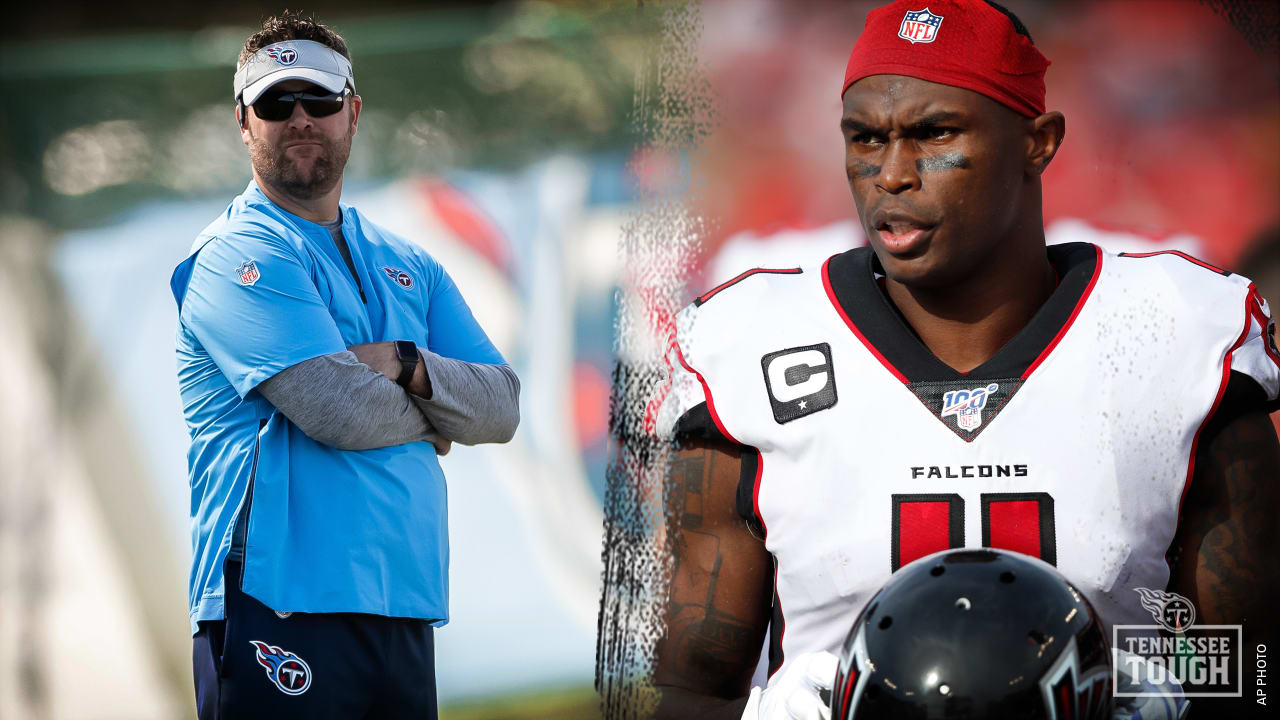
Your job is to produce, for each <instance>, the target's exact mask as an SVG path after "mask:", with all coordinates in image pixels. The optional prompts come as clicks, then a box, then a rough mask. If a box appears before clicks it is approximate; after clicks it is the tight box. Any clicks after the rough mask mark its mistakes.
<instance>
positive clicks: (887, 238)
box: [876, 222, 933, 254]
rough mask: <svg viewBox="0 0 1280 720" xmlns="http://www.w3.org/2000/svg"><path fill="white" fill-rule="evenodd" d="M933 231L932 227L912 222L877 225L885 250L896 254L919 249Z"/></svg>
mask: <svg viewBox="0 0 1280 720" xmlns="http://www.w3.org/2000/svg"><path fill="white" fill-rule="evenodd" d="M932 229H933V226H931V225H919V224H916V223H912V222H882V223H880V224H878V225H876V232H877V233H878V234H879V235H880V241H881V242H882V243H883V244H884V248H885V249H886V250H888V251H889V252H891V253H894V254H900V253H906V252H910V251H912V250H915V249H917V247H918V246H919V245H920V244H921V241H922V239H923V238H924V236H925V234H926V233H928V232H929V231H930V230H932Z"/></svg>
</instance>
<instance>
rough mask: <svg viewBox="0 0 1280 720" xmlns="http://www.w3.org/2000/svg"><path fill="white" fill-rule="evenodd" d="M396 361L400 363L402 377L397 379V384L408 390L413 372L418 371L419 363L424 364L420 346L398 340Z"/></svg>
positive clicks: (410, 341)
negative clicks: (419, 351) (419, 352)
mask: <svg viewBox="0 0 1280 720" xmlns="http://www.w3.org/2000/svg"><path fill="white" fill-rule="evenodd" d="M396 359H397V360H399V361H400V377H398V378H396V384H397V385H399V386H400V387H402V388H408V387H409V381H411V380H413V372H414V371H415V370H417V369H418V363H420V362H422V356H421V355H419V354H418V346H417V345H415V344H414V342H413V341H412V340H397V341H396Z"/></svg>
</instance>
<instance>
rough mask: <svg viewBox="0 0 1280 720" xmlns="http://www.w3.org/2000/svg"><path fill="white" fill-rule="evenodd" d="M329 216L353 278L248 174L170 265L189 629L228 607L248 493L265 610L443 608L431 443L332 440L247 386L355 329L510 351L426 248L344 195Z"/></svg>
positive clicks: (441, 505) (489, 355)
mask: <svg viewBox="0 0 1280 720" xmlns="http://www.w3.org/2000/svg"><path fill="white" fill-rule="evenodd" d="M340 212H341V214H342V233H343V236H344V237H345V238H346V240H347V245H348V247H349V249H350V252H351V259H352V261H353V263H354V265H355V270H356V274H357V276H358V278H359V287H357V285H356V281H355V280H354V279H353V278H352V276H351V272H350V271H349V270H348V268H347V266H346V263H345V261H344V260H343V258H342V255H341V253H340V252H339V251H338V248H337V247H336V246H335V244H334V242H333V239H332V237H331V235H330V233H329V230H328V229H327V228H326V227H325V226H324V225H320V224H317V223H313V222H309V221H307V220H304V219H302V218H300V217H298V216H296V215H293V214H291V213H288V212H286V211H284V210H282V209H281V208H279V207H278V206H276V205H275V204H274V203H272V202H271V201H270V200H269V199H267V197H266V195H264V194H263V193H262V191H261V190H260V189H259V188H258V187H257V185H256V184H254V183H252V182H251V183H249V187H248V188H246V189H245V192H244V193H243V194H242V195H240V196H239V197H237V198H236V199H235V200H234V201H233V202H232V203H231V205H230V206H229V207H228V208H227V210H226V212H225V213H224V214H223V215H222V216H221V217H219V218H218V219H217V220H215V221H214V222H213V223H211V224H210V225H209V226H208V227H206V228H205V229H204V230H203V231H202V232H201V233H200V235H199V236H198V237H197V238H196V241H195V244H194V245H193V246H192V250H191V254H190V256H188V258H187V259H186V260H185V261H183V262H182V263H181V264H180V265H178V267H177V269H176V270H175V271H174V273H173V278H172V280H171V282H170V285H171V287H172V289H173V295H174V299H175V300H176V301H177V303H178V319H179V323H178V337H177V356H178V383H179V386H180V389H181V395H182V404H183V410H184V413H185V415H186V421H187V428H188V430H189V432H190V434H191V449H190V451H189V452H188V454H187V462H188V468H189V471H190V482H191V524H192V546H193V550H194V556H193V558H192V565H191V578H190V587H189V590H190V611H191V624H192V632H193V633H194V632H195V630H196V623H197V622H199V621H201V620H216V619H221V618H223V617H224V611H223V595H224V589H223V565H224V562H225V560H226V557H227V553H228V550H229V549H230V548H231V543H232V534H233V531H234V529H235V524H236V522H235V521H236V516H237V513H238V512H239V510H240V509H241V505H242V503H245V502H248V503H249V506H248V507H249V512H248V525H247V529H246V530H244V531H242V532H243V533H244V548H243V549H244V569H243V572H244V576H243V580H242V587H243V590H244V592H245V593H247V594H248V595H251V596H253V597H255V598H257V599H258V600H260V601H261V602H262V603H264V604H265V605H267V606H268V607H270V608H273V609H275V610H277V611H280V612H360V613H372V614H376V615H386V616H393V617H411V618H424V619H429V620H431V621H432V622H433V623H435V624H437V625H443V624H444V623H445V622H447V620H448V617H449V611H448V597H449V578H448V569H449V534H448V517H447V504H446V500H447V499H446V489H445V480H444V473H443V472H442V471H441V469H440V464H439V462H438V461H437V459H436V451H435V447H434V446H433V445H432V444H431V443H429V442H413V443H407V444H404V445H397V446H394V447H387V448H379V449H374V450H338V449H336V448H333V447H330V446H327V445H323V444H321V443H318V442H316V441H314V440H312V439H311V438H309V437H307V436H306V435H305V434H304V433H303V432H302V431H301V430H299V429H298V428H297V427H296V426H295V425H294V424H293V423H291V422H289V420H288V419H287V418H285V417H284V415H283V414H281V413H280V412H279V411H278V410H276V409H275V407H274V406H272V405H271V404H270V403H269V402H267V401H266V400H265V399H264V398H263V397H262V396H261V395H260V394H259V393H257V392H256V391H255V390H254V388H255V387H257V385H258V383H260V382H262V381H263V380H265V379H267V378H269V377H271V376H272V375H274V374H275V373H277V372H279V371H280V370H283V369H285V368H287V367H290V366H292V365H295V364H297V363H299V362H302V361H303V360H308V359H310V358H314V357H317V356H320V355H327V354H330V353H335V352H341V351H342V350H345V349H346V348H347V347H348V346H351V345H356V344H360V343H367V342H380V341H387V340H413V341H414V342H416V343H417V344H418V345H419V346H421V347H426V348H427V349H429V350H431V351H433V352H436V353H438V354H440V355H443V356H446V357H451V358H455V359H458V360H463V361H466V362H474V363H486V364H500V363H504V362H505V361H504V360H503V359H502V356H501V355H500V354H499V353H498V351H497V350H496V349H495V348H494V347H493V344H492V343H490V342H489V339H488V337H486V336H485V334H484V331H483V330H481V329H480V326H479V325H478V324H477V323H476V321H475V318H474V317H472V315H471V311H470V309H469V308H468V307H467V304H466V302H465V301H464V300H463V299H462V295H461V294H460V293H459V292H458V289H457V287H456V286H455V285H454V284H453V281H452V280H451V279H450V278H449V275H448V274H447V273H446V272H445V271H444V269H443V268H442V267H441V266H440V264H439V263H438V262H436V261H435V259H433V258H432V257H431V256H430V255H428V254H427V253H426V251H424V250H423V249H422V248H420V247H418V246H416V245H413V244H411V243H409V242H407V241H405V240H404V239H402V238H400V237H397V236H395V235H392V234H391V233H388V232H386V231H385V230H382V229H381V228H379V227H377V226H376V225H374V224H373V223H371V222H369V221H368V220H367V219H365V218H364V217H363V216H361V215H360V213H358V212H357V211H356V210H355V209H354V208H352V207H349V206H346V205H342V206H340ZM361 289H363V291H364V296H365V299H364V300H362V299H361V296H360V290H361Z"/></svg>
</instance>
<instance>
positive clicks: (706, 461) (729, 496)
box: [654, 447, 772, 716]
mask: <svg viewBox="0 0 1280 720" xmlns="http://www.w3.org/2000/svg"><path fill="white" fill-rule="evenodd" d="M740 467H741V463H740V458H739V456H738V454H737V453H736V452H733V453H730V452H728V451H726V450H725V449H720V448H707V447H701V448H694V449H691V450H684V451H681V452H680V453H679V455H678V456H677V458H676V459H675V460H674V461H673V463H672V468H671V470H672V478H671V481H672V494H671V497H672V499H673V501H674V502H675V503H677V505H678V506H677V507H675V508H673V510H674V512H673V517H674V518H675V519H676V527H675V528H674V532H675V533H676V537H675V542H674V543H673V545H674V552H675V562H674V568H673V572H672V580H671V588H670V591H669V595H668V600H667V608H666V618H667V632H666V636H665V638H664V641H663V644H662V647H661V649H660V650H659V654H658V665H657V668H656V670H655V673H654V680H655V684H657V685H658V686H659V687H662V688H664V693H663V695H664V697H663V706H662V707H660V708H659V715H660V716H664V715H666V714H667V713H668V712H669V713H670V714H671V716H684V715H682V714H681V713H682V712H687V711H688V710H689V708H690V707H691V706H689V705H683V704H680V702H679V701H683V700H686V699H692V698H697V699H700V700H710V699H713V698H720V699H722V700H720V702H721V703H723V699H728V698H741V697H742V696H745V695H746V694H747V690H748V689H749V688H748V685H749V683H750V679H751V674H752V671H753V670H754V669H755V665H756V660H757V659H758V657H759V653H760V647H761V645H762V643H763V642H764V633H765V630H766V628H767V625H768V617H769V610H770V600H771V597H770V594H771V586H770V580H771V575H770V573H771V572H772V562H771V560H770V558H769V556H768V552H767V551H766V550H765V549H764V546H763V545H762V544H761V543H760V541H759V540H757V539H755V538H754V537H752V536H751V534H750V533H749V532H748V530H747V528H746V523H745V522H744V521H743V520H742V518H740V517H739V516H738V514H737V510H736V507H735V504H734V497H735V493H736V492H737V481H738V476H739V472H740ZM699 707H705V705H699ZM664 711H665V712H664Z"/></svg>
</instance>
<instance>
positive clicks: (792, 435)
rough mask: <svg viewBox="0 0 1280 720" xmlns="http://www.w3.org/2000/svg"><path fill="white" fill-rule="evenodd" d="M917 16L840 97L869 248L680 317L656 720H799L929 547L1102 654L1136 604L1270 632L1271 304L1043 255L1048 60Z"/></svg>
mask: <svg viewBox="0 0 1280 720" xmlns="http://www.w3.org/2000/svg"><path fill="white" fill-rule="evenodd" d="M923 4H924V3H918V2H913V1H901V2H895V3H893V4H891V5H888V6H886V7H883V8H880V9H878V10H875V11H873V12H871V13H870V14H869V15H868V17H867V23H866V28H865V30H864V32H863V33H862V35H861V37H860V38H859V39H858V42H857V44H856V46H855V47H854V49H853V52H852V54H851V56H850V58H849V63H848V67H847V70H846V74H845V82H844V86H843V88H842V98H843V117H842V118H841V120H840V128H841V132H842V133H843V136H844V147H845V162H846V169H847V175H848V182H849V187H850V190H851V191H852V193H853V197H854V201H855V204H856V205H857V209H858V214H859V216H860V219H861V223H862V227H863V230H864V232H865V233H866V236H867V237H868V239H869V241H870V246H869V247H866V248H857V249H854V250H850V251H848V252H845V253H843V254H839V255H835V256H833V257H832V258H830V259H829V260H827V261H826V262H825V263H823V264H821V265H820V266H816V267H804V268H789V269H769V270H756V271H751V272H748V273H744V274H743V275H741V276H739V277H737V278H735V279H734V280H731V281H729V282H727V283H724V284H723V285H721V286H719V287H717V288H715V289H713V290H711V291H709V292H707V293H706V294H704V295H702V296H701V297H699V298H698V299H697V300H696V301H695V302H694V303H693V304H692V305H691V306H690V307H688V308H686V309H685V311H683V312H682V313H681V315H680V317H679V327H678V335H677V342H676V343H675V344H674V345H673V348H672V363H673V365H674V367H675V368H676V370H675V372H674V373H673V386H672V388H671V389H670V392H669V394H668V397H667V401H666V403H665V404H664V408H663V411H662V413H663V415H662V417H663V423H665V425H666V426H667V427H671V428H672V430H671V432H672V434H673V437H675V438H676V440H677V442H678V451H677V454H676V456H675V460H674V462H673V467H672V473H673V482H674V484H673V486H672V488H673V494H672V498H673V500H674V502H675V503H677V507H675V508H674V510H675V512H674V513H673V515H672V516H673V517H675V518H677V519H678V520H677V522H678V527H677V528H676V533H677V534H676V537H675V542H674V547H675V559H674V574H673V579H672V582H671V586H670V591H669V597H668V601H667V609H666V622H667V628H666V635H665V637H664V640H663V643H662V645H661V647H660V649H659V652H658V660H657V665H656V670H655V675H654V680H655V684H656V685H657V686H658V688H659V690H660V691H661V702H660V705H659V711H658V714H659V715H660V716H664V717H693V716H698V717H702V718H708V719H709V718H718V717H724V718H735V719H736V718H739V717H741V718H745V719H747V720H755V719H756V718H766V717H767V718H773V717H820V716H823V714H824V713H825V712H826V711H825V704H824V703H823V702H822V700H821V699H820V697H819V693H820V691H821V690H823V689H824V688H825V689H829V687H830V683H831V678H832V675H833V673H834V658H833V657H832V656H831V655H830V653H832V652H835V651H836V650H837V649H838V648H839V646H840V643H841V640H842V639H843V638H844V635H845V632H846V631H847V629H848V628H849V625H850V623H851V622H852V620H853V618H854V617H855V616H856V615H857V613H858V612H859V611H860V610H861V609H862V608H863V606H864V605H865V604H866V602H867V600H868V599H869V598H870V597H871V595H872V594H873V593H874V592H875V591H876V589H878V588H879V587H880V586H881V585H883V584H884V583H885V581H886V580H887V579H888V578H889V576H890V574H891V573H893V572H894V571H896V570H897V569H898V568H899V567H901V566H903V565H906V564H907V563H909V562H911V561H912V560H914V559H916V558H920V557H922V556H924V555H927V554H930V553H933V552H935V551H939V550H944V549H947V548H961V547H978V546H987V547H995V548H1004V549H1009V550H1013V551H1017V552H1020V553H1023V554H1026V555H1031V556H1034V557H1038V558H1040V559H1041V560H1043V561H1045V562H1047V563H1049V564H1051V565H1054V566H1056V567H1057V568H1058V569H1059V570H1060V571H1061V572H1062V573H1063V574H1064V575H1065V576H1066V577H1067V578H1069V579H1070V581H1071V582H1072V583H1073V584H1074V585H1075V587H1077V588H1079V589H1080V591H1081V592H1082V593H1083V594H1084V595H1085V597H1087V598H1088V599H1089V601H1090V602H1091V603H1092V605H1093V607H1095V608H1096V609H1097V612H1098V614H1099V617H1100V619H1101V620H1102V622H1103V625H1104V629H1105V631H1106V632H1107V633H1108V634H1109V633H1110V629H1111V626H1112V625H1114V624H1118V623H1125V624H1145V625H1151V624H1152V615H1151V614H1150V612H1149V611H1148V610H1146V609H1145V608H1144V606H1143V604H1142V597H1141V596H1140V594H1139V593H1138V592H1137V589H1138V588H1144V589H1147V590H1163V589H1167V590H1170V591H1173V592H1176V593H1178V594H1180V595H1182V596H1184V597H1185V598H1187V599H1188V600H1190V601H1191V602H1192V603H1193V604H1194V605H1195V607H1196V609H1197V610H1198V613H1199V614H1198V616H1197V617H1198V622H1200V623H1202V624H1243V626H1244V630H1243V632H1244V642H1245V644H1246V645H1248V646H1250V647H1252V645H1253V644H1254V643H1262V642H1271V641H1274V639H1275V637H1276V636H1275V632H1274V630H1275V627H1276V621H1275V613H1274V607H1275V606H1276V601H1277V599H1278V598H1277V590H1276V588H1277V586H1278V585H1280V563H1276V562H1275V561H1274V557H1275V552H1276V550H1277V545H1278V543H1277V537H1278V528H1280V523H1276V522H1275V517H1276V508H1277V507H1280V482H1276V480H1277V468H1280V442H1278V441H1277V438H1276V433H1275V431H1274V430H1273V428H1272V426H1271V423H1270V422H1269V420H1268V417H1267V413H1268V412H1269V411H1271V410H1274V409H1276V408H1277V407H1278V404H1277V398H1278V395H1280V353H1277V351H1276V348H1275V342H1274V332H1275V326H1274V323H1273V321H1272V319H1271V317H1270V312H1269V308H1268V306H1267V303H1266V302H1265V301H1264V300H1263V299H1262V297H1261V296H1260V295H1259V293H1258V292H1257V291H1256V289H1255V288H1254V286H1253V285H1252V283H1250V282H1249V281H1248V280H1247V279H1245V278H1242V277H1240V276H1239V275H1236V274H1233V273H1231V272H1228V271H1226V270H1223V269H1220V268H1216V267H1213V266H1211V265H1208V264H1206V263H1203V262H1200V261H1199V260H1196V259H1194V258H1192V257H1190V256H1186V255H1183V254H1181V253H1177V252H1165V253H1152V254H1125V253H1119V254H1112V253H1109V252H1106V251H1104V250H1102V249H1101V248H1099V247H1097V246H1094V245H1091V244H1088V243H1068V244H1063V245H1056V246H1053V247H1048V248H1046V245H1045V237H1044V224H1043V219H1042V212H1041V180H1040V178H1041V174H1042V173H1044V171H1045V169H1046V168H1047V167H1048V166H1049V164H1050V162H1051V161H1052V160H1053V158H1054V155H1055V153H1056V152H1057V150H1058V148H1059V147H1060V145H1061V143H1062V141H1063V137H1064V135H1065V133H1066V121H1065V119H1064V117H1063V115H1062V114H1061V113H1059V112H1052V111H1048V110H1046V107H1045V85H1044V72H1045V68H1046V67H1047V66H1048V64H1049V63H1048V60H1046V59H1045V58H1044V56H1043V55H1041V53H1040V52H1039V51H1038V50H1037V49H1036V47H1035V45H1034V44H1033V42H1032V39H1031V37H1030V35H1029V33H1028V32H1027V30H1026V28H1025V27H1024V26H1023V25H1022V23H1021V22H1020V21H1019V20H1018V19H1017V18H1016V17H1014V16H1013V15H1012V14H1010V13H1009V12H1008V11H1006V10H1005V9H1003V8H1001V7H999V6H998V5H995V4H994V3H990V2H984V1H983V0H932V1H931V2H930V3H929V8H928V9H925V10H921V9H918V8H919V6H921V5H923ZM766 630H767V631H768V635H769V640H768V656H769V666H770V680H769V682H768V683H767V685H766V686H765V687H755V688H752V687H751V681H750V679H751V677H752V672H753V670H754V668H755V666H756V662H757V657H758V654H759V653H758V651H759V649H760V647H761V645H762V644H763V643H764V640H765V633H766Z"/></svg>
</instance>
